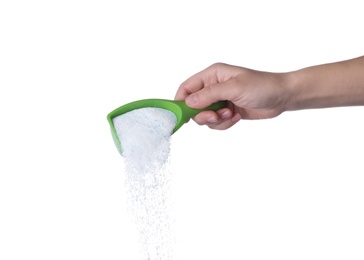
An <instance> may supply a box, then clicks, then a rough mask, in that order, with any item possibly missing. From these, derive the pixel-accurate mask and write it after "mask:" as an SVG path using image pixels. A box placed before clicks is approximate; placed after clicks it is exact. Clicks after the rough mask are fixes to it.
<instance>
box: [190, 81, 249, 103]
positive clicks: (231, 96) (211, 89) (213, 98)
mask: <svg viewBox="0 0 364 260" xmlns="http://www.w3.org/2000/svg"><path fill="white" fill-rule="evenodd" d="M241 93H242V89H240V90H239V84H237V83H236V81H235V79H230V80H227V81H225V82H221V83H217V84H212V85H208V86H205V87H203V88H202V89H200V90H199V91H196V92H194V93H192V94H190V95H188V96H187V97H186V104H187V105H188V106H190V107H192V108H205V107H207V106H209V105H211V104H213V103H215V102H217V101H220V100H228V101H232V102H233V101H234V100H237V99H238V98H239V96H240V95H241Z"/></svg>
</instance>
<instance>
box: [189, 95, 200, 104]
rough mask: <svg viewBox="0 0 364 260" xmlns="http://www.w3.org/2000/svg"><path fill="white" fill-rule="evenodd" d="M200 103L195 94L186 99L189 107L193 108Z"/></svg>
mask: <svg viewBox="0 0 364 260" xmlns="http://www.w3.org/2000/svg"><path fill="white" fill-rule="evenodd" d="M197 103H198V97H197V95H195V94H191V95H189V96H188V97H187V98H186V104H187V105H188V106H191V105H192V106H193V105H195V104H197Z"/></svg>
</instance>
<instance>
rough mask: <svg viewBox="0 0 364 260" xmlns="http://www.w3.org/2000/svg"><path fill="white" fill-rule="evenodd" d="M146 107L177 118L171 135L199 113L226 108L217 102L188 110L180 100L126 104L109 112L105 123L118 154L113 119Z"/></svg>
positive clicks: (147, 100)
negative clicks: (107, 124) (167, 112)
mask: <svg viewBox="0 0 364 260" xmlns="http://www.w3.org/2000/svg"><path fill="white" fill-rule="evenodd" d="M146 107H156V108H162V109H166V110H169V111H171V112H173V113H174V114H175V115H176V117H177V124H176V126H175V127H174V129H173V134H174V133H175V132H176V131H177V130H178V129H180V127H181V126H182V125H183V124H184V123H186V122H187V121H188V120H189V119H191V118H192V117H194V116H195V115H197V114H198V113H200V112H202V111H206V110H214V111H216V110H218V109H221V108H224V107H226V102H225V101H219V102H217V103H214V104H212V105H211V106H208V107H206V108H203V109H194V108H190V107H188V106H187V105H186V103H185V102H184V101H182V100H167V99H144V100H139V101H134V102H131V103H128V104H126V105H123V106H121V107H119V108H117V109H115V110H113V111H111V112H110V113H109V114H108V115H107V121H108V122H109V124H110V129H111V134H112V137H113V139H114V143H115V145H116V148H117V149H118V151H119V153H120V154H122V148H121V142H120V139H119V137H118V135H117V133H116V130H115V127H114V124H113V121H112V120H113V118H115V117H117V116H120V115H123V114H125V113H127V112H130V111H132V110H135V109H140V108H146Z"/></svg>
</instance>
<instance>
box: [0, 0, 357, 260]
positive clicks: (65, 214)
mask: <svg viewBox="0 0 364 260" xmlns="http://www.w3.org/2000/svg"><path fill="white" fill-rule="evenodd" d="M363 24H364V16H363V12H362V5H361V4H360V1H353V0H352V1H351V0H347V1H307V0H305V1H283V0H281V1H268V0H266V1H263V0H262V1H231V0H225V1H179V2H177V1H160V0H157V1H81V0H72V1H15V0H14V1H7V0H5V1H1V3H0V88H1V92H0V115H1V117H0V119H1V128H0V133H1V135H0V154H1V157H0V160H1V161H0V259H4V260H10V259H38V260H40V259H47V260H48V259H88V260H91V259H108V260H112V259H128V260H129V259H135V256H136V253H135V252H136V250H137V247H136V235H135V231H134V229H133V228H132V226H131V225H130V222H129V220H128V219H127V218H126V217H125V216H126V208H125V196H124V195H125V194H124V187H123V178H124V173H123V168H122V163H123V162H122V157H120V156H119V154H118V152H117V150H116V148H115V147H114V144H113V141H112V138H111V135H110V132H109V126H108V124H107V121H106V115H107V114H108V113H109V112H110V111H111V110H113V109H115V108H117V107H119V106H121V105H123V104H125V103H128V102H131V101H135V100H140V99H144V98H168V99H173V97H174V94H175V91H176V90H177V88H178V86H179V84H180V83H181V82H183V81H184V80H185V79H186V78H188V77H189V76H191V75H192V74H194V73H196V72H198V71H200V70H202V69H204V68H205V67H207V66H209V65H210V64H212V63H215V62H225V63H230V64H234V65H240V66H245V67H250V68H253V69H258V70H266V71H277V72H281V71H290V70H295V69H299V68H302V67H306V66H310V65H316V64H320V63H327V62H333V61H338V60H344V59H349V58H354V57H357V56H361V55H363V46H364V36H363V35H364V34H363ZM363 117H364V108H362V107H355V108H335V109H323V110H310V111H299V112H289V113H285V114H282V115H281V116H279V117H277V118H275V119H271V120H262V121H241V122H240V123H239V124H238V125H236V126H234V127H233V128H231V129H229V130H227V131H213V130H210V129H208V128H207V127H200V126H198V125H197V124H195V123H194V122H193V121H191V122H190V123H188V124H187V125H185V126H183V127H182V128H181V129H180V130H179V131H178V132H177V133H176V134H175V135H173V137H172V151H171V167H172V174H173V175H174V176H173V181H174V183H175V188H174V190H175V198H176V199H175V208H176V213H177V214H176V221H177V226H176V227H177V233H176V234H177V239H178V243H177V246H176V250H177V255H178V257H176V259H183V260H185V259H189V260H192V259H248V260H254V259H280V260H283V259H352V260H354V259H363V258H364V247H363V245H364V222H363V219H364V188H363V187H364V165H363V147H364V136H363V133H364V124H363V123H362V121H363Z"/></svg>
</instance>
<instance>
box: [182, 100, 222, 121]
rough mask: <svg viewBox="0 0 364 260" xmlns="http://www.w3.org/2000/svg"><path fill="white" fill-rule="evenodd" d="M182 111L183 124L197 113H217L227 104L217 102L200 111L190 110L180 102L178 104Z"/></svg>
mask: <svg viewBox="0 0 364 260" xmlns="http://www.w3.org/2000/svg"><path fill="white" fill-rule="evenodd" d="M180 106H181V108H182V110H183V115H182V117H183V121H184V123H185V122H187V121H188V120H189V119H190V118H192V117H194V116H195V115H197V114H198V113H200V112H202V111H207V110H213V111H217V110H219V109H221V108H224V107H226V106H227V102H226V101H219V102H216V103H214V104H212V105H210V106H208V107H205V108H202V109H195V108H191V107H189V106H187V105H186V103H185V102H184V101H181V104H180Z"/></svg>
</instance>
